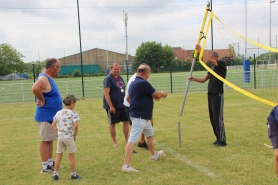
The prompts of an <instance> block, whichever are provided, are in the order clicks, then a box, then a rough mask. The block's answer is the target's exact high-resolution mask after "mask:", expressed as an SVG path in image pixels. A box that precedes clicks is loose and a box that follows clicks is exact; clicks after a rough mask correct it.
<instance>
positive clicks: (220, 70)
mask: <svg viewBox="0 0 278 185" xmlns="http://www.w3.org/2000/svg"><path fill="white" fill-rule="evenodd" d="M217 63H218V66H212V68H211V69H212V70H213V71H214V72H215V73H216V74H218V75H219V76H221V77H222V78H226V73H227V69H226V64H225V62H224V61H222V60H218V61H217ZM208 74H209V83H208V94H215V93H220V94H223V93H224V90H223V82H222V81H220V80H218V78H216V77H215V76H213V75H212V74H210V73H209V72H208Z"/></svg>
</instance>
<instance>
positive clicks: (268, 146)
mask: <svg viewBox="0 0 278 185" xmlns="http://www.w3.org/2000/svg"><path fill="white" fill-rule="evenodd" d="M264 146H266V147H267V148H272V146H270V145H267V144H265V143H264Z"/></svg>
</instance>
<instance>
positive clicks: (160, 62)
mask: <svg viewBox="0 0 278 185" xmlns="http://www.w3.org/2000/svg"><path fill="white" fill-rule="evenodd" d="M173 59H174V53H173V49H172V48H171V47H170V46H168V45H167V44H166V45H165V46H164V47H163V46H162V44H161V43H156V42H155V41H153V42H143V43H142V44H141V45H140V46H139V47H138V48H137V50H136V54H135V62H134V68H135V69H136V68H137V67H138V66H139V65H140V64H141V63H147V64H148V65H149V66H150V67H151V68H152V70H153V71H159V68H160V67H162V66H170V62H171V60H173Z"/></svg>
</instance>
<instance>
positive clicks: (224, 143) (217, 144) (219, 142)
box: [215, 141, 227, 146]
mask: <svg viewBox="0 0 278 185" xmlns="http://www.w3.org/2000/svg"><path fill="white" fill-rule="evenodd" d="M215 146H227V143H226V142H225V141H218V142H217V143H216V144H215Z"/></svg>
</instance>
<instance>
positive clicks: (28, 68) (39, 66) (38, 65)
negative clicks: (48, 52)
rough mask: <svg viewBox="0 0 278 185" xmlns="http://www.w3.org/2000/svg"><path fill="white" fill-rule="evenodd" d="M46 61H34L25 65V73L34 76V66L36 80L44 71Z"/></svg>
mask: <svg viewBox="0 0 278 185" xmlns="http://www.w3.org/2000/svg"><path fill="white" fill-rule="evenodd" d="M45 63H46V60H45V61H39V60H36V61H32V62H29V63H25V66H24V72H25V73H28V74H33V64H34V72H35V78H36V77H38V75H39V74H40V73H41V72H42V71H43V69H44V67H45Z"/></svg>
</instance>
